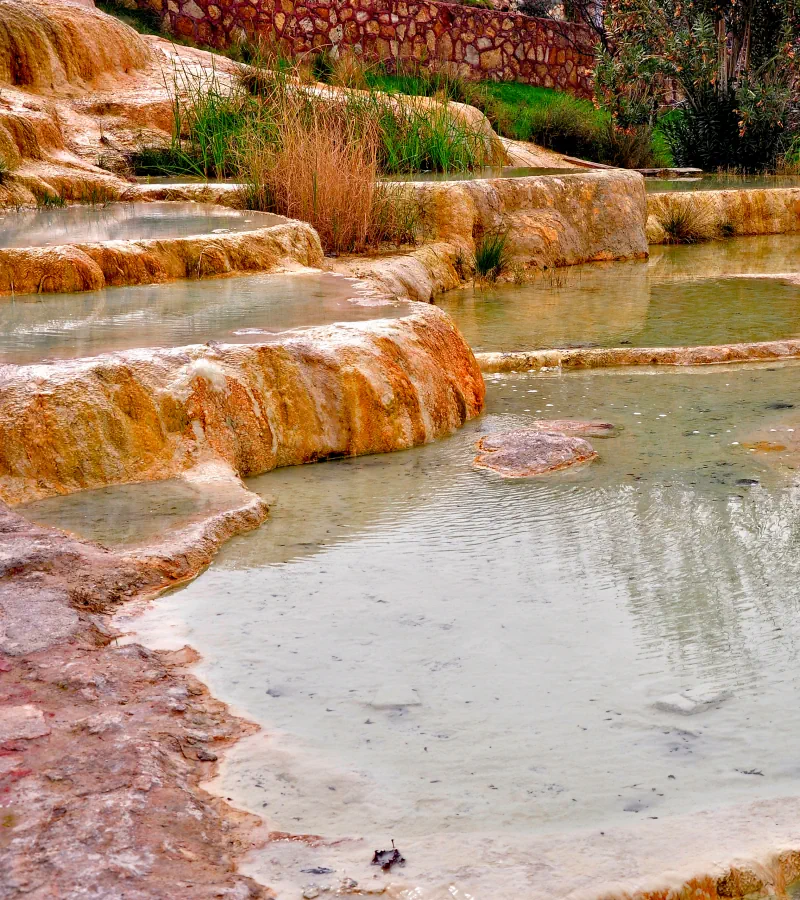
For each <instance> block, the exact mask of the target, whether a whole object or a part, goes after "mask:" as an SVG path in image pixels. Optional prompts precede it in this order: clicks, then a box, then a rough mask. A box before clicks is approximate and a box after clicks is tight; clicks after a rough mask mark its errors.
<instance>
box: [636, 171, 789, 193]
mask: <svg viewBox="0 0 800 900" xmlns="http://www.w3.org/2000/svg"><path fill="white" fill-rule="evenodd" d="M645 187H646V188H647V191H648V192H649V193H663V192H665V191H752V190H759V189H762V188H800V175H703V176H701V177H699V178H646V179H645Z"/></svg>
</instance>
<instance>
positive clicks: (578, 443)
mask: <svg viewBox="0 0 800 900" xmlns="http://www.w3.org/2000/svg"><path fill="white" fill-rule="evenodd" d="M477 447H478V449H479V450H480V451H481V452H480V453H478V455H477V456H476V457H475V459H474V460H473V465H476V466H478V467H479V468H483V469H491V470H492V471H494V472H498V473H499V474H500V475H503V476H504V477H506V478H529V477H531V476H533V475H547V474H548V473H550V472H557V471H559V470H560V469H568V468H570V467H571V466H576V465H579V464H580V463H584V462H589V461H591V460H593V459H595V458H596V457H597V453H596V452H595V449H594V447H592V445H591V444H590V443H589V442H588V441H585V440H583V439H582V438H579V437H571V436H569V435H566V434H557V433H551V432H545V431H542V430H540V429H539V428H536V427H533V428H517V429H515V430H514V431H500V432H498V433H497V434H487V435H486V436H485V437H482V438H481V439H480V440H479V441H478V443H477Z"/></svg>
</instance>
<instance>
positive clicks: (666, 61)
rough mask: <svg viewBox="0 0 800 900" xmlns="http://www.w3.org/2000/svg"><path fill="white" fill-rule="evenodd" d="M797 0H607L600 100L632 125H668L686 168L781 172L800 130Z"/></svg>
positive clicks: (598, 75)
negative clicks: (660, 114) (665, 109)
mask: <svg viewBox="0 0 800 900" xmlns="http://www.w3.org/2000/svg"><path fill="white" fill-rule="evenodd" d="M792 4H793V0H750V2H748V3H744V4H743V3H735V2H725V3H719V2H717V0H693V2H689V3H687V2H684V0H608V2H607V3H606V4H605V7H604V39H603V40H602V41H601V44H602V49H601V51H600V53H599V54H598V63H597V68H596V86H597V91H598V99H599V100H600V102H601V103H602V104H603V105H604V106H605V108H606V109H608V110H609V112H610V113H611V115H612V118H613V119H614V121H615V123H617V124H618V125H622V126H624V125H625V124H626V123H627V124H636V123H650V124H652V123H654V122H655V116H656V110H657V109H658V108H659V106H660V104H662V103H663V102H664V101H666V100H670V99H671V97H672V95H674V93H675V91H676V89H677V92H678V94H679V95H680V96H681V97H682V100H681V102H680V104H678V106H677V108H676V109H675V110H674V111H673V112H672V113H671V114H669V115H667V116H666V117H665V118H664V120H663V122H662V125H661V127H662V131H663V134H664V138H665V140H666V142H667V144H668V145H669V147H670V149H671V150H672V153H673V155H674V158H675V161H676V163H677V164H678V165H683V166H699V167H700V168H703V169H706V170H713V169H718V168H724V169H729V170H738V171H740V172H753V171H764V170H772V169H774V168H775V167H776V165H778V164H780V160H781V158H782V157H783V156H784V154H785V153H786V152H787V150H788V149H789V148H790V147H791V146H792V141H793V136H794V134H796V133H797V127H798V123H797V121H796V118H795V113H796V98H795V99H793V97H792V84H793V83H796V78H797V77H798V71H797V63H796V53H795V52H794V51H793V50H792V48H791V45H792V41H793V39H795V40H796V34H797V31H796V28H797V25H796V24H793V15H795V13H793V11H792Z"/></svg>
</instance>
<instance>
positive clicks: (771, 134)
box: [662, 83, 791, 172]
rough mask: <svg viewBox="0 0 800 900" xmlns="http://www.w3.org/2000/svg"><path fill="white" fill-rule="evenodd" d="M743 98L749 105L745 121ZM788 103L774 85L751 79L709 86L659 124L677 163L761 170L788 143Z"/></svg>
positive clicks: (772, 164)
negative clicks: (724, 86) (737, 84)
mask: <svg viewBox="0 0 800 900" xmlns="http://www.w3.org/2000/svg"><path fill="white" fill-rule="evenodd" d="M745 95H746V96H745ZM746 103H747V104H748V106H749V108H750V110H751V111H750V113H749V114H748V117H747V125H746V127H745V126H744V125H743V124H742V123H743V121H744V119H743V109H744V107H745V104H746ZM787 105H788V97H787V96H786V95H785V94H784V91H783V90H779V88H778V87H777V86H776V85H771V86H768V85H765V84H756V83H750V84H749V85H748V87H747V88H744V87H740V88H739V89H738V90H733V89H731V90H729V91H727V92H720V91H718V90H716V89H715V88H713V87H711V86H710V87H709V88H708V89H707V90H705V91H703V92H700V91H698V92H697V97H696V98H695V100H694V102H693V103H692V104H689V103H684V104H682V105H681V106H680V107H678V108H677V109H676V110H675V111H674V112H673V113H672V114H671V115H670V116H668V117H666V118H665V120H664V123H663V126H662V130H663V133H664V137H665V139H666V141H667V143H668V144H669V147H670V149H671V151H672V154H673V157H674V159H675V162H676V164H677V165H679V166H697V167H699V168H701V169H704V170H706V171H714V170H715V169H728V170H731V171H733V170H735V171H739V172H763V171H765V170H773V169H775V167H776V166H777V165H779V163H780V160H781V159H782V158H783V157H784V154H785V153H786V152H787V151H788V150H789V149H790V146H791V145H790V141H791V135H790V134H789V133H787V129H786V124H785V120H786V109H787Z"/></svg>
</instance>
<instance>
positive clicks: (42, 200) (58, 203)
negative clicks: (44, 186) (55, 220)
mask: <svg viewBox="0 0 800 900" xmlns="http://www.w3.org/2000/svg"><path fill="white" fill-rule="evenodd" d="M66 205H67V200H66V198H65V197H64V196H63V194H53V193H51V192H50V191H45V192H44V193H41V194H38V195H37V197H36V206H37V208H38V209H63V208H64V207H65V206H66Z"/></svg>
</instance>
